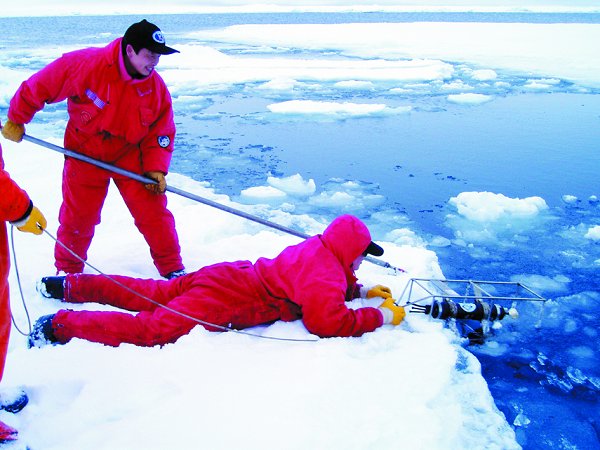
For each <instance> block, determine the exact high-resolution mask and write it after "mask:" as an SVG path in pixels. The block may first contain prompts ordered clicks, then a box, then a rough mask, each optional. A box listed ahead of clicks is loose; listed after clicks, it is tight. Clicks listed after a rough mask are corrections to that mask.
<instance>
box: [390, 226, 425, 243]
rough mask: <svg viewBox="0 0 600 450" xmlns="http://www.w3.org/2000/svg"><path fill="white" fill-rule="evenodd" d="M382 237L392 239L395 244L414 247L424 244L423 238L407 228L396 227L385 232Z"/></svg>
mask: <svg viewBox="0 0 600 450" xmlns="http://www.w3.org/2000/svg"><path fill="white" fill-rule="evenodd" d="M384 239H385V240H386V241H392V242H393V243H395V244H396V245H411V246H415V247H418V246H424V245H425V242H424V241H423V239H421V238H420V237H419V236H418V235H417V234H416V233H415V232H414V231H412V230H409V229H408V228H396V229H394V230H392V231H390V232H389V233H386V235H385V238H384Z"/></svg>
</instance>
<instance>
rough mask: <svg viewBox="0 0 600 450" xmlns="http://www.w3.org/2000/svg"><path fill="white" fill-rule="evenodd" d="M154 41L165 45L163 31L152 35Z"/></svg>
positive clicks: (157, 31)
mask: <svg viewBox="0 0 600 450" xmlns="http://www.w3.org/2000/svg"><path fill="white" fill-rule="evenodd" d="M152 39H154V40H155V41H156V42H158V43H159V44H164V43H165V37H164V36H163V34H162V31H160V30H156V31H155V32H154V33H152Z"/></svg>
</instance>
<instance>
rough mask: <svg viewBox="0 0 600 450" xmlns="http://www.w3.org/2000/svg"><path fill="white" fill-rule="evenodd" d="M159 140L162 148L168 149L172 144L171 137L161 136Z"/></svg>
mask: <svg viewBox="0 0 600 450" xmlns="http://www.w3.org/2000/svg"><path fill="white" fill-rule="evenodd" d="M157 139H158V145H160V146H161V147H162V148H167V147H168V146H169V144H170V143H171V138H170V137H169V136H159V137H158V138H157Z"/></svg>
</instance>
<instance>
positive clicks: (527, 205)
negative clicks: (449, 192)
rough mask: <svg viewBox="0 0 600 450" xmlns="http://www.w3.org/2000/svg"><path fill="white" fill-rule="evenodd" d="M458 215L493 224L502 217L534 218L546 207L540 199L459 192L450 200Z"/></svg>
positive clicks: (489, 193)
mask: <svg viewBox="0 0 600 450" xmlns="http://www.w3.org/2000/svg"><path fill="white" fill-rule="evenodd" d="M450 204H452V205H454V206H455V207H456V209H457V210H458V213H459V214H460V215H461V216H463V217H466V218H467V219H469V220H474V221H477V222H493V221H496V220H498V219H500V218H503V217H507V216H508V217H524V218H526V217H534V216H536V215H538V214H539V213H540V211H543V210H545V209H548V205H547V204H546V202H545V201H544V199H543V198H541V197H527V198H524V199H520V198H510V197H506V196H505V195H503V194H494V193H492V192H461V193H460V194H458V196H456V197H452V198H451V199H450Z"/></svg>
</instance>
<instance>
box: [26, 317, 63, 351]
mask: <svg viewBox="0 0 600 450" xmlns="http://www.w3.org/2000/svg"><path fill="white" fill-rule="evenodd" d="M53 318H54V314H49V315H47V316H42V317H40V318H39V319H38V320H37V321H36V322H35V323H34V324H33V329H32V330H31V334H30V335H29V339H28V345H29V348H33V347H43V346H44V345H57V344H60V342H58V339H56V336H55V335H54V330H53V329H52V319H53Z"/></svg>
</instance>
